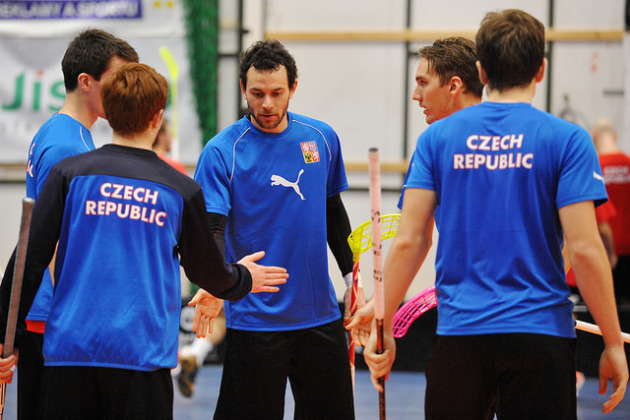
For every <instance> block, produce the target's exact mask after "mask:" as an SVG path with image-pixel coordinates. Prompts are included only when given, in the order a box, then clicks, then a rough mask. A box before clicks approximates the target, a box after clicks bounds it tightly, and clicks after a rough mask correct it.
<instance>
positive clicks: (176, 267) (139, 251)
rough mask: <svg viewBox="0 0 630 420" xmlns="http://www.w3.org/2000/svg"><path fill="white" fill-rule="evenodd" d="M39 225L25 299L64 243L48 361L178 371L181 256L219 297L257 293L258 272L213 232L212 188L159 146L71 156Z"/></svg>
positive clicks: (44, 201)
mask: <svg viewBox="0 0 630 420" xmlns="http://www.w3.org/2000/svg"><path fill="white" fill-rule="evenodd" d="M31 225H32V226H31V238H30V240H29V248H28V249H29V252H28V256H27V258H26V266H25V270H24V285H23V293H22V304H23V305H25V307H28V304H29V303H30V302H31V301H32V299H33V298H34V296H35V293H36V292H37V286H38V285H39V280H40V279H41V276H42V273H43V271H44V269H45V267H46V266H47V264H48V261H49V260H50V257H51V256H52V254H53V253H54V250H55V245H56V244H57V243H58V244H59V245H58V248H57V261H56V264H55V279H56V282H55V293H54V296H53V299H52V304H51V311H50V316H49V317H48V321H47V323H46V331H45V334H44V348H43V354H44V359H45V364H46V366H93V367H107V368H122V369H132V370H140V371H153V370H155V369H163V368H173V367H175V365H176V364H177V340H178V336H179V319H180V313H181V281H180V261H181V265H182V267H183V268H184V270H185V272H186V275H187V276H188V278H189V279H190V280H191V281H192V282H193V283H195V284H197V285H198V286H200V287H203V288H204V289H206V290H207V291H208V292H210V293H212V294H213V295H215V296H217V297H220V298H223V299H240V298H242V297H243V296H244V295H245V294H247V293H248V292H249V291H250V290H251V276H250V273H249V271H247V270H246V269H245V267H242V266H240V265H229V264H227V263H226V262H225V260H224V258H223V255H222V254H221V251H220V250H219V247H218V246H217V244H216V242H215V241H214V239H213V237H212V232H211V231H210V226H209V224H208V217H207V213H206V209H205V201H204V198H203V193H202V191H201V186H200V185H199V184H198V183H196V182H195V181H194V180H192V179H191V178H190V177H188V176H186V175H184V174H182V173H180V172H179V171H177V170H176V169H174V168H172V167H171V166H170V165H169V164H167V163H166V162H164V161H163V160H162V159H160V158H159V157H158V156H157V155H156V154H155V153H153V152H152V151H150V150H144V149H138V148H132V147H124V146H119V145H114V144H108V145H105V146H103V147H101V148H100V149H97V150H95V151H92V152H89V153H85V154H82V155H80V156H74V157H70V158H67V159H64V160H63V161H61V162H60V163H59V164H57V165H55V166H54V167H53V168H52V170H51V171H50V175H49V176H48V179H47V181H46V183H45V185H44V188H42V191H41V193H40V195H39V199H38V201H37V202H36V203H35V206H34V208H33V218H32V223H31ZM23 312H24V311H20V314H22V313H23Z"/></svg>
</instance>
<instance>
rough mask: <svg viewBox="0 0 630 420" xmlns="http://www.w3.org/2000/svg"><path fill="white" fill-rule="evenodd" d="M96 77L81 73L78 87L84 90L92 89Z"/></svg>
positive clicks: (78, 78)
mask: <svg viewBox="0 0 630 420" xmlns="http://www.w3.org/2000/svg"><path fill="white" fill-rule="evenodd" d="M93 81H94V78H93V77H92V76H90V75H89V74H87V73H81V74H79V76H78V77H77V87H78V88H79V89H81V90H82V91H83V92H87V91H88V90H90V86H91V84H92V82H93Z"/></svg>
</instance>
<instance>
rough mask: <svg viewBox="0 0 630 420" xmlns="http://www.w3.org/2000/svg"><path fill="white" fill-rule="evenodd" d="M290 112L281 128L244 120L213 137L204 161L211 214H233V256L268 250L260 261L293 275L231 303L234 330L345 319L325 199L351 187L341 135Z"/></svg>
mask: <svg viewBox="0 0 630 420" xmlns="http://www.w3.org/2000/svg"><path fill="white" fill-rule="evenodd" d="M287 115H288V119H289V125H288V127H287V128H286V129H285V130H284V131H283V132H282V133H277V134H276V133H274V134H270V133H266V132H263V131H262V130H259V129H258V128H256V127H255V126H254V125H253V124H252V123H251V122H250V121H249V119H248V118H247V117H244V118H242V119H240V120H239V121H237V122H236V123H234V124H232V125H231V126H230V127H228V128H226V129H225V130H223V131H222V132H220V133H219V134H218V135H217V136H215V137H214V138H213V139H212V140H211V141H210V142H208V144H207V145H206V146H205V147H204V149H203V151H202V153H201V156H200V158H199V162H198V164H197V170H196V173H195V180H196V181H197V182H199V183H200V184H201V185H202V187H203V192H204V196H205V200H206V207H207V210H208V212H209V213H219V214H222V215H226V216H227V217H228V222H227V227H226V254H227V255H226V258H227V259H228V261H232V262H235V261H238V260H240V259H241V258H242V257H244V256H246V255H248V254H252V253H253V252H256V251H263V250H264V251H265V252H266V255H265V257H264V258H263V259H262V260H260V261H259V262H260V264H263V265H274V266H281V267H285V268H286V269H287V270H288V273H289V279H288V281H287V283H286V284H284V285H281V286H280V291H279V292H277V293H250V294H249V295H247V296H246V297H245V298H243V299H242V300H240V301H238V302H226V303H225V315H226V323H227V326H228V327H229V328H234V329H241V330H254V331H283V330H295V329H303V328H309V327H313V326H317V325H323V324H325V323H328V322H332V321H334V320H336V319H339V318H340V317H341V314H340V312H339V306H338V304H337V298H336V294H335V290H334V287H333V285H332V282H331V280H330V276H329V274H328V248H327V240H326V200H327V198H328V197H332V196H334V195H336V194H338V193H340V192H341V191H343V190H345V189H346V188H347V187H348V183H347V180H346V175H345V170H344V166H343V158H342V155H341V148H340V143H339V138H338V136H337V134H336V133H335V132H334V130H333V129H332V128H331V127H330V126H328V125H327V124H325V123H323V122H321V121H317V120H314V119H312V118H308V117H305V116H302V115H297V114H294V113H291V112H289V113H288V114H287Z"/></svg>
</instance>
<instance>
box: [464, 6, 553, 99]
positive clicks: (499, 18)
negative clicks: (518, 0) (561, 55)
mask: <svg viewBox="0 0 630 420" xmlns="http://www.w3.org/2000/svg"><path fill="white" fill-rule="evenodd" d="M475 43H476V44H477V59H478V60H479V61H480V62H481V66H482V67H483V69H484V70H485V72H486V74H487V76H488V86H489V87H490V88H491V89H494V90H498V91H503V90H506V89H510V88H513V87H517V86H525V85H527V84H529V83H530V82H531V81H532V79H533V78H534V77H536V74H537V73H538V71H539V70H540V66H542V64H543V60H544V58H545V26H544V25H543V24H542V23H541V22H540V21H539V20H538V19H536V18H535V17H533V16H532V15H530V14H528V13H526V12H524V11H522V10H517V9H507V10H504V11H502V12H490V13H487V14H486V16H485V17H484V18H483V20H482V21H481V26H480V28H479V31H477V36H476V39H475Z"/></svg>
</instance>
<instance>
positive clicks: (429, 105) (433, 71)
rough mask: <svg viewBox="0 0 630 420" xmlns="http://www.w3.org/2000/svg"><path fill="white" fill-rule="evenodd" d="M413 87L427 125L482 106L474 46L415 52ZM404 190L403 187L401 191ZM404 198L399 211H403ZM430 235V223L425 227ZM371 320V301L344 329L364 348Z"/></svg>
mask: <svg viewBox="0 0 630 420" xmlns="http://www.w3.org/2000/svg"><path fill="white" fill-rule="evenodd" d="M418 58H419V59H420V61H419V62H418V67H417V69H416V75H415V79H416V87H415V88H414V90H413V93H412V95H411V99H413V100H414V101H418V106H419V107H420V108H422V109H423V110H424V111H423V114H424V115H425V121H426V123H427V124H432V123H433V122H435V121H438V120H441V119H442V118H444V117H447V116H449V115H451V114H452V113H454V112H457V111H459V110H460V109H462V108H465V107H467V106H471V105H477V104H479V103H481V96H482V95H483V84H482V83H481V82H480V81H479V74H478V73H477V67H476V65H475V62H476V61H477V54H476V52H475V43H474V42H473V41H471V40H470V39H467V38H463V37H449V38H443V39H438V40H436V41H435V42H434V43H433V44H431V45H428V46H426V47H422V48H420V51H418ZM403 188H404V187H403ZM402 201H403V197H402V196H401V197H400V201H399V202H398V207H399V208H402ZM427 230H428V231H427V234H428V235H432V234H433V223H431V224H430V225H429V226H427ZM373 318H374V299H372V300H370V301H369V302H368V303H367V305H365V306H364V307H363V308H361V309H360V310H358V311H357V312H356V313H355V315H354V316H353V317H352V319H351V321H350V322H349V323H348V324H347V325H346V328H347V329H348V330H350V334H352V337H353V339H354V341H355V342H356V343H360V344H361V345H363V346H365V345H366V344H367V340H368V338H369V334H370V329H371V326H372V319H373Z"/></svg>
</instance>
